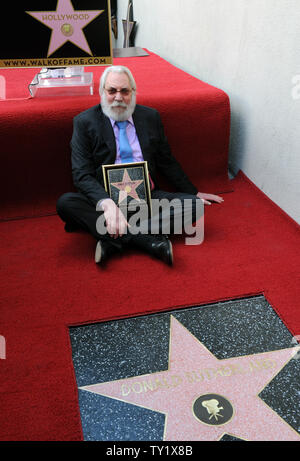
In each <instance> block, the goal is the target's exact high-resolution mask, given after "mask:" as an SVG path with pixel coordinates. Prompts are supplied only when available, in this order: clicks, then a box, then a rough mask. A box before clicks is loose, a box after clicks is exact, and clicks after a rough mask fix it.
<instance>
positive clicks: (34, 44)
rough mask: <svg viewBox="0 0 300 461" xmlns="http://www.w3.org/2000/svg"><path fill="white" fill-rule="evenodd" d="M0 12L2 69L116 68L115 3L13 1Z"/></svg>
mask: <svg viewBox="0 0 300 461" xmlns="http://www.w3.org/2000/svg"><path fill="white" fill-rule="evenodd" d="M1 12H2V19H5V25H4V27H1V30H0V39H1V43H5V46H3V47H2V49H1V52H0V67H2V68H20V67H21V68H22V67H47V68H48V67H70V66H100V65H109V64H112V44H111V26H110V25H111V11H110V0H38V1H36V0H24V1H23V2H14V1H12V2H3V5H1ZM29 31H30V33H29Z"/></svg>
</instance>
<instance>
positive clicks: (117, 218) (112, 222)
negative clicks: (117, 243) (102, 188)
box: [101, 199, 128, 239]
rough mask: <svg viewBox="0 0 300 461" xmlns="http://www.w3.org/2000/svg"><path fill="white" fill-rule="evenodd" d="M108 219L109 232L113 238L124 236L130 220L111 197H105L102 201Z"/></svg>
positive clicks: (106, 219)
mask: <svg viewBox="0 0 300 461" xmlns="http://www.w3.org/2000/svg"><path fill="white" fill-rule="evenodd" d="M101 207H102V209H103V212H104V217H105V221H106V227H107V232H108V233H109V235H110V236H111V237H113V238H115V239H116V238H117V237H122V235H124V233H125V232H126V229H127V226H128V222H127V221H126V219H125V217H124V215H123V213H122V211H121V210H120V208H119V207H117V205H116V204H115V202H114V201H113V200H111V199H105V200H103V202H102V203H101Z"/></svg>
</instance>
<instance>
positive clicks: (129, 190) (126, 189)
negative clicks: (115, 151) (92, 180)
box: [111, 169, 143, 203]
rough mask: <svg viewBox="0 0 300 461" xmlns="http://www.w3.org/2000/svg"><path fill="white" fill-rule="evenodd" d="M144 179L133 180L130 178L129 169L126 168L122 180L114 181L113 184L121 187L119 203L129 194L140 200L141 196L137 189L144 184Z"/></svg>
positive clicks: (118, 187)
mask: <svg viewBox="0 0 300 461" xmlns="http://www.w3.org/2000/svg"><path fill="white" fill-rule="evenodd" d="M142 182H143V181H142V180H141V179H138V180H133V179H131V178H130V176H129V174H128V171H127V170H126V169H125V170H124V173H123V178H122V181H121V182H112V183H111V185H112V186H114V187H116V188H117V189H119V191H120V192H119V200H118V203H121V202H122V201H123V200H124V199H126V198H127V197H128V196H129V197H132V198H134V199H135V200H137V201H140V197H139V196H138V193H137V191H136V188H137V187H138V186H139V185H140V184H142Z"/></svg>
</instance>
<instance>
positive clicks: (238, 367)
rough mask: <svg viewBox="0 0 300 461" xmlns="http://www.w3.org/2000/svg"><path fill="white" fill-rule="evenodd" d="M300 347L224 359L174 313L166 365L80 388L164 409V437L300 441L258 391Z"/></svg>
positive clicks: (165, 438)
mask: <svg viewBox="0 0 300 461" xmlns="http://www.w3.org/2000/svg"><path fill="white" fill-rule="evenodd" d="M298 349H299V348H298V347H295V348H287V349H280V350H276V351H269V352H264V353H257V354H252V355H245V356H240V357H232V358H229V359H222V360H220V359H217V358H216V357H215V356H214V355H213V354H212V353H211V352H210V351H209V350H208V349H207V348H206V347H205V346H204V345H203V344H202V343H201V342H200V341H199V340H198V339H197V338H195V336H193V335H192V334H191V333H190V331H188V330H187V329H186V328H185V327H184V326H183V325H182V324H181V323H180V322H179V321H178V320H177V319H176V318H175V317H173V316H171V325H170V342H169V365H168V369H167V370H166V371H161V372H157V373H153V374H147V375H142V376H134V377H130V378H126V379H120V380H116V381H111V382H103V383H99V384H92V385H85V386H81V387H80V388H79V389H80V390H81V391H85V392H88V393H92V394H97V395H101V396H105V397H109V398H110V399H115V400H116V401H123V402H128V403H131V404H133V405H136V406H139V407H142V408H147V409H151V410H154V411H156V412H159V413H161V414H163V415H164V416H165V424H164V437H163V439H164V440H166V441H168V440H169V441H174V440H176V441H187V440H188V441H196V440H206V441H214V440H220V439H221V438H222V436H223V435H224V434H230V435H231V436H232V437H235V438H237V439H242V440H248V441H259V440H262V441H267V440H274V441H292V440H294V441H300V435H299V433H298V432H297V431H296V430H294V429H293V428H292V427H291V426H290V425H289V424H288V423H287V422H285V421H284V420H283V419H282V418H281V417H280V416H279V415H278V414H277V413H276V412H275V411H274V410H273V409H272V408H270V407H269V406H268V405H267V404H266V403H265V402H264V401H263V400H262V399H261V398H260V397H259V393H261V392H262V390H263V389H264V388H265V387H266V386H267V385H268V384H269V383H270V381H272V380H273V378H274V377H275V376H276V375H277V374H278V373H279V372H280V371H281V370H282V369H283V367H285V366H286V364H287V363H288V362H289V361H291V359H292V358H293V356H294V355H295V354H297V351H298ZM295 404H296V403H295Z"/></svg>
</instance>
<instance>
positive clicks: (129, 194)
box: [102, 161, 151, 216]
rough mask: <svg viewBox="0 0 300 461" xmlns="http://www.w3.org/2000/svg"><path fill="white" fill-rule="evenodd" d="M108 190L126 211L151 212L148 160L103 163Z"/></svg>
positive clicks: (105, 183)
mask: <svg viewBox="0 0 300 461" xmlns="http://www.w3.org/2000/svg"><path fill="white" fill-rule="evenodd" d="M102 170H103V178H104V186H105V189H106V191H107V192H108V193H109V195H110V197H111V199H112V200H113V201H114V202H115V203H116V204H117V205H118V206H119V208H121V209H122V210H123V211H126V213H128V214H130V213H131V212H132V213H134V212H136V211H141V210H142V211H143V210H144V211H145V212H146V213H147V216H148V215H149V216H150V214H151V192H150V183H149V174H148V167H147V162H145V161H143V162H133V163H120V164H113V165H103V166H102Z"/></svg>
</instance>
